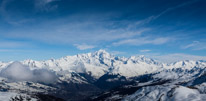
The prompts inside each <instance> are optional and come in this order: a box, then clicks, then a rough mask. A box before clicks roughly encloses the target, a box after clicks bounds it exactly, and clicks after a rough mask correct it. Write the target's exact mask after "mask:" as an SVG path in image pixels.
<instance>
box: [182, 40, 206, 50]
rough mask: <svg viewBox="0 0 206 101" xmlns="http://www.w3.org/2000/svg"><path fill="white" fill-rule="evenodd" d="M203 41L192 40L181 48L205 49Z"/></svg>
mask: <svg viewBox="0 0 206 101" xmlns="http://www.w3.org/2000/svg"><path fill="white" fill-rule="evenodd" d="M205 44H206V43H205V42H199V41H193V42H192V43H191V44H188V45H186V46H183V47H182V48H183V49H192V50H206V46H205Z"/></svg>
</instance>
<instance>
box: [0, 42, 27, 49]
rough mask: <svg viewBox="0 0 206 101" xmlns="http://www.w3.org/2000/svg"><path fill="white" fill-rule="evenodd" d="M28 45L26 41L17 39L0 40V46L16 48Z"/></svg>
mask: <svg viewBox="0 0 206 101" xmlns="http://www.w3.org/2000/svg"><path fill="white" fill-rule="evenodd" d="M24 46H29V45H28V43H24V42H18V41H0V48H16V47H24Z"/></svg>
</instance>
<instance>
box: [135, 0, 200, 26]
mask: <svg viewBox="0 0 206 101" xmlns="http://www.w3.org/2000/svg"><path fill="white" fill-rule="evenodd" d="M197 1H199V0H191V1H188V2H185V3H182V4H179V5H176V6H174V7H170V8H167V9H165V10H164V11H162V12H160V13H159V14H157V15H152V16H150V17H148V18H145V19H143V20H139V21H137V22H136V25H143V24H147V23H150V22H151V21H153V20H156V19H157V18H159V17H161V16H162V15H164V14H166V13H168V12H170V11H173V10H176V9H178V8H181V7H183V6H187V5H190V4H193V3H195V2H197Z"/></svg>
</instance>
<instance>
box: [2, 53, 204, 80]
mask: <svg viewBox="0 0 206 101" xmlns="http://www.w3.org/2000/svg"><path fill="white" fill-rule="evenodd" d="M11 63H12V62H9V63H3V62H0V68H1V69H2V68H5V67H6V66H8V65H9V64H11ZM21 63H22V64H24V65H27V66H29V67H30V68H31V69H42V68H47V69H49V70H52V71H56V72H59V71H68V72H76V73H88V74H91V75H92V76H93V77H95V78H96V79H98V78H99V77H101V76H102V75H104V74H106V73H108V72H109V73H113V74H120V75H122V76H125V77H134V76H138V75H143V74H146V73H152V72H155V71H160V70H162V69H172V68H184V69H191V68H193V67H205V66H206V62H205V61H190V60H185V61H179V62H175V63H170V64H166V63H160V62H157V61H155V60H153V59H149V58H146V57H144V56H131V57H129V58H125V57H118V56H114V55H112V54H110V53H108V52H106V51H105V50H99V51H96V52H94V53H87V54H78V55H74V56H66V57H63V58H60V59H50V60H46V61H35V60H25V61H21Z"/></svg>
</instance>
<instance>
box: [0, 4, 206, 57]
mask: <svg viewBox="0 0 206 101" xmlns="http://www.w3.org/2000/svg"><path fill="white" fill-rule="evenodd" d="M205 22H206V1H205V0H0V60H1V61H11V60H24V59H35V60H46V59H50V58H60V57H63V56H66V55H75V54H78V53H87V52H93V51H97V50H99V49H105V50H107V51H108V52H111V53H113V54H116V55H119V56H131V55H145V56H147V57H152V58H156V59H162V58H169V57H174V56H175V57H177V58H175V60H178V59H180V60H181V59H195V60H202V59H203V60H204V59H205V60H206V45H205V44H206V23H205ZM169 59H170V60H172V59H173V60H174V58H169ZM163 60H164V59H163ZM168 61H169V60H168Z"/></svg>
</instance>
